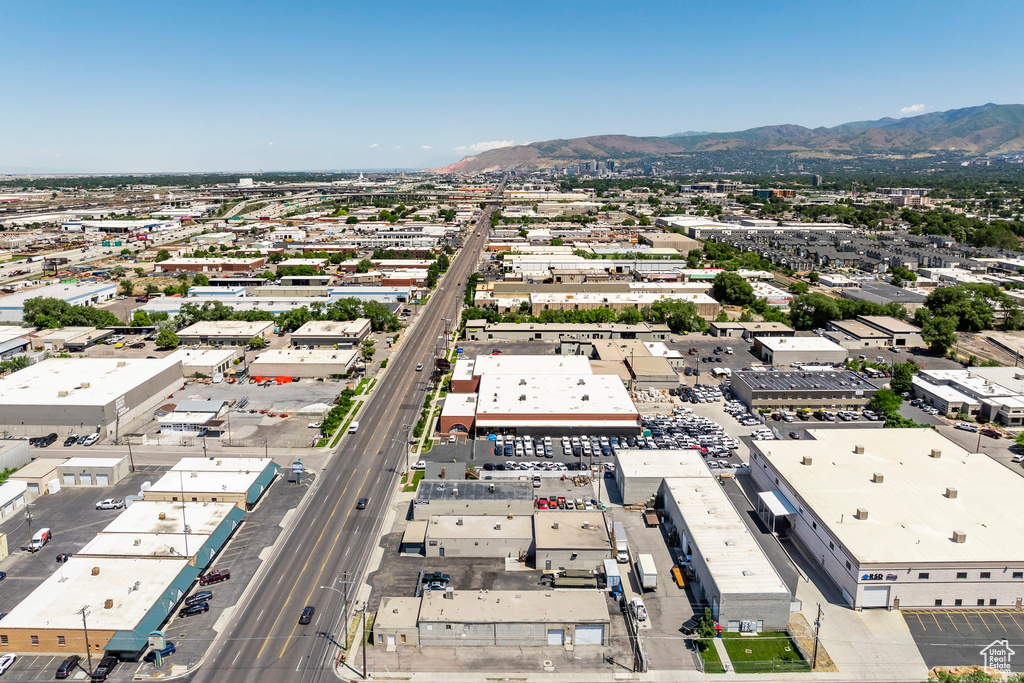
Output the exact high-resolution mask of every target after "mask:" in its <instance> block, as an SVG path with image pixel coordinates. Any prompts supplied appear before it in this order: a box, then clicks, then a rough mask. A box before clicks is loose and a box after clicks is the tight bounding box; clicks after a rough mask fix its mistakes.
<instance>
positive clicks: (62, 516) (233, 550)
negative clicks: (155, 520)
mask: <svg viewBox="0 0 1024 683" xmlns="http://www.w3.org/2000/svg"><path fill="white" fill-rule="evenodd" d="M167 469H168V468H167V467H143V468H137V469H136V472H135V473H133V474H131V475H129V476H128V477H125V478H124V479H123V480H121V481H120V482H119V483H118V484H116V485H114V486H105V487H88V488H84V487H66V488H62V489H61V490H60V492H58V493H56V494H52V495H47V496H42V497H40V498H37V499H36V500H35V501H34V502H33V507H32V513H33V522H32V530H33V532H35V531H38V530H39V529H40V528H42V527H49V528H50V529H51V531H52V533H53V540H52V541H51V542H50V543H48V544H47V545H46V547H45V548H44V549H43V550H41V551H40V552H37V553H29V552H27V551H24V550H22V549H21V546H24V545H25V544H26V543H27V542H28V539H30V538H31V534H30V533H29V530H28V524H27V522H26V520H25V519H24V515H21V514H18V515H12V516H11V517H9V518H7V519H6V520H4V522H3V524H2V525H0V531H3V532H4V533H6V534H7V535H8V540H9V545H10V553H11V554H10V555H9V556H8V557H7V558H6V559H4V560H3V561H2V562H0V571H5V572H7V578H6V579H5V580H4V581H3V584H2V590H0V613H6V612H9V611H11V609H13V608H14V607H15V606H16V605H17V604H18V603H19V602H21V600H23V599H24V598H25V597H27V596H28V595H29V594H30V593H31V592H32V591H34V590H35V589H36V588H37V587H38V586H39V584H40V583H42V582H43V581H44V580H45V579H47V578H48V577H49V576H50V575H52V574H54V573H56V572H59V571H60V568H61V565H60V564H58V563H57V562H56V556H57V554H58V553H67V554H70V555H73V554H75V553H76V552H78V551H79V550H80V549H81V548H82V547H83V546H85V544H86V543H88V542H89V541H91V540H92V539H93V538H94V537H95V535H96V533H98V532H99V531H101V530H102V529H103V528H104V527H106V526H107V525H108V524H109V523H110V522H111V521H113V520H114V518H116V517H117V515H118V514H120V512H121V511H120V510H96V509H95V505H96V502H97V501H99V500H101V499H104V498H116V499H119V500H123V499H124V497H125V496H128V495H135V494H137V493H138V492H139V489H140V487H141V485H142V483H143V482H146V481H154V480H156V479H157V478H158V477H159V476H160V475H161V474H162V473H163V472H165V471H166V470H167ZM313 480H314V476H313V475H312V474H309V473H307V474H306V476H304V477H303V480H302V483H301V485H300V484H294V483H291V482H288V481H285V478H284V476H283V475H282V476H281V477H279V478H278V479H277V481H276V482H275V483H274V484H273V485H272V486H271V487H270V488H269V489H268V490H267V492H266V493H265V494H264V496H263V498H262V499H261V500H260V502H259V503H258V505H257V507H256V508H255V509H254V510H253V511H251V512H249V513H248V514H247V515H246V517H245V521H244V523H243V524H242V525H241V526H240V527H239V528H238V530H237V531H236V532H235V533H234V534H233V536H232V537H231V539H230V540H229V541H228V544H227V546H226V547H225V548H224V549H223V550H222V551H221V553H220V554H219V555H218V556H217V557H215V558H214V561H213V562H212V563H211V565H210V566H211V567H215V568H217V569H228V570H230V571H231V575H232V577H231V580H230V581H226V582H223V583H218V584H216V585H214V586H210V587H209V588H208V589H209V590H211V591H213V593H214V597H213V599H212V600H211V601H210V607H211V609H210V611H209V612H208V613H206V614H202V615H198V616H193V617H189V618H185V619H180V618H178V616H177V608H176V609H175V612H174V615H173V616H172V617H171V618H170V619H169V620H168V622H167V624H166V625H165V626H164V631H165V633H166V634H167V639H168V640H169V641H172V642H174V643H175V644H176V646H177V648H178V651H177V652H176V653H175V654H173V655H171V656H170V657H168V658H167V659H166V660H165V663H164V665H163V667H162V669H161V674H160V675H163V676H166V675H167V674H168V672H171V673H174V672H178V673H180V672H182V671H183V670H184V669H185V668H187V667H189V666H191V665H194V664H195V663H196V662H198V661H199V659H200V658H201V657H202V655H203V653H204V652H205V651H206V648H207V646H208V645H209V643H210V642H211V641H212V639H213V637H214V636H215V632H214V630H213V625H214V624H215V623H216V621H217V619H218V618H219V617H220V615H221V613H222V612H223V610H224V609H225V608H226V607H229V606H231V605H233V604H235V602H237V600H238V599H239V597H240V596H241V595H242V592H243V591H244V590H245V587H246V585H247V584H248V583H249V580H250V579H251V578H252V576H253V575H254V574H255V573H256V570H257V569H258V568H259V565H260V560H259V554H260V552H261V551H262V550H263V549H264V548H265V547H267V546H269V545H271V544H272V543H274V541H275V540H276V539H277V536H278V534H279V533H280V531H281V527H280V523H281V521H282V519H283V518H284V515H285V513H286V512H287V511H288V510H290V509H292V508H294V507H296V506H297V505H298V503H299V500H300V499H301V497H302V495H303V494H304V493H305V491H306V490H307V487H309V486H310V485H311V484H312V482H313ZM195 590H200V588H199V587H198V585H197V586H194V587H193V591H195ZM189 594H191V592H190V593H189ZM179 607H180V606H179ZM61 661H63V657H52V656H39V657H28V656H19V657H18V660H17V662H15V664H14V666H13V667H12V668H11V669H10V670H9V671H8V672H7V673H6V674H4V680H14V681H37V680H47V681H49V680H53V673H54V670H55V669H56V668H57V665H58V664H60V662H61ZM97 663H98V658H96V657H94V659H93V665H94V666H95V665H96V664H97ZM82 666H83V667H85V666H86V663H85V660H84V659H83V662H82ZM157 673H158V672H156V670H155V668H154V666H153V665H152V664H145V663H140V664H132V663H121V664H119V665H118V668H117V669H116V670H115V672H114V674H113V675H112V676H111V677H110V680H112V681H118V680H121V681H127V680H131V679H132V678H133V677H137V676H141V677H150V676H154V675H157ZM80 677H82V678H84V677H85V673H84V671H82V672H81V674H80ZM71 679H72V680H75V679H76V676H75V675H74V674H73V675H72V677H71Z"/></svg>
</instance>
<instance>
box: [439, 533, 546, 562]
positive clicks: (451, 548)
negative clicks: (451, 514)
mask: <svg viewBox="0 0 1024 683" xmlns="http://www.w3.org/2000/svg"><path fill="white" fill-rule="evenodd" d="M495 533H500V532H495ZM532 545H533V536H529V537H524V538H495V537H485V538H434V537H432V536H430V529H427V539H426V556H427V557H512V558H519V557H521V556H522V555H525V554H526V553H528V552H529V551H530V547H531V546H532Z"/></svg>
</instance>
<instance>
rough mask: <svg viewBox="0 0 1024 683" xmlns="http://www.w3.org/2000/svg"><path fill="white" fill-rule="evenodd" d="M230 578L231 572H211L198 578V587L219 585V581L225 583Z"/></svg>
mask: <svg viewBox="0 0 1024 683" xmlns="http://www.w3.org/2000/svg"><path fill="white" fill-rule="evenodd" d="M230 578H231V572H230V571H226V572H221V571H217V570H213V571H211V572H207V573H206V574H203V575H202V576H200V577H199V585H200V586H209V585H210V584H212V583H220V582H221V581H227V580H228V579H230Z"/></svg>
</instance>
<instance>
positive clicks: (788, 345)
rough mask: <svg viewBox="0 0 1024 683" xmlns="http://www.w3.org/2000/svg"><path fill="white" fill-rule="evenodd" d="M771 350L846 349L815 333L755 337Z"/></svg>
mask: <svg viewBox="0 0 1024 683" xmlns="http://www.w3.org/2000/svg"><path fill="white" fill-rule="evenodd" d="M755 339H756V340H757V341H758V342H760V343H761V345H762V346H763V347H765V348H766V349H770V350H771V351H773V352H774V351H846V349H844V348H843V347H842V346H840V345H839V344H836V343H835V342H834V341H829V340H828V339H825V338H824V337H819V336H817V335H815V336H813V337H755Z"/></svg>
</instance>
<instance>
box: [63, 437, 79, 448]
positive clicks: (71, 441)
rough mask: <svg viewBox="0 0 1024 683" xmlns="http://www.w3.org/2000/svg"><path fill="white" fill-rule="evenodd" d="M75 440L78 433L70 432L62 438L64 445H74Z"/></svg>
mask: <svg viewBox="0 0 1024 683" xmlns="http://www.w3.org/2000/svg"><path fill="white" fill-rule="evenodd" d="M76 441H78V435H77V434H72V435H71V436H69V437H68V438H66V439H64V445H65V446H74V445H75V442H76Z"/></svg>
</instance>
